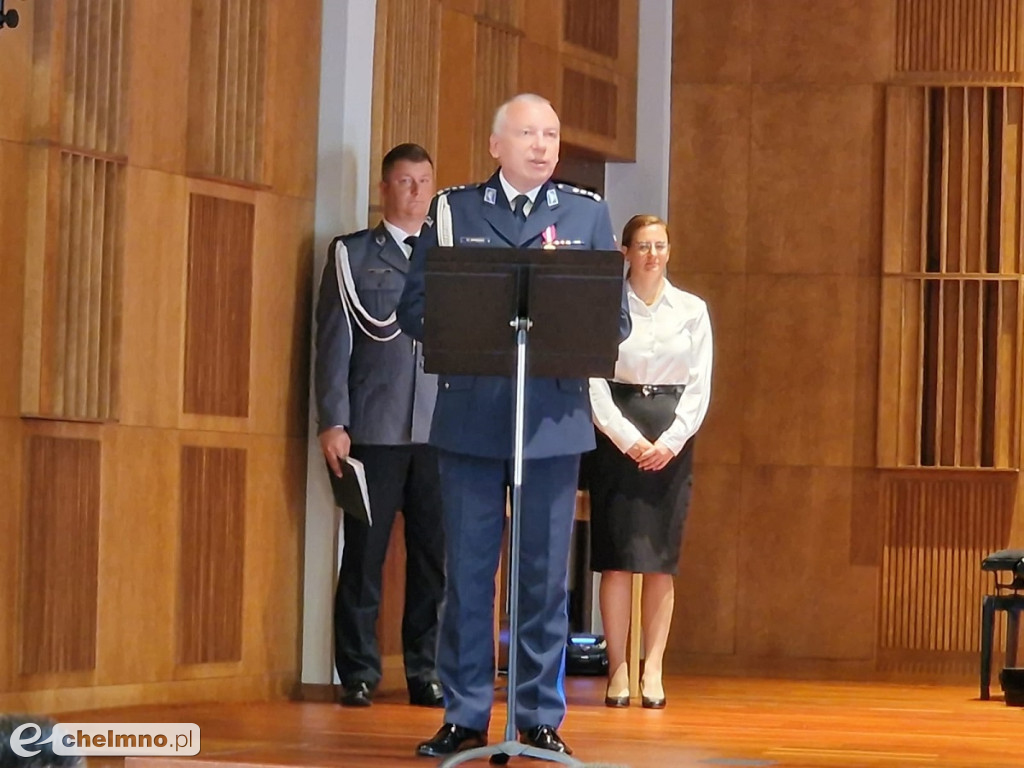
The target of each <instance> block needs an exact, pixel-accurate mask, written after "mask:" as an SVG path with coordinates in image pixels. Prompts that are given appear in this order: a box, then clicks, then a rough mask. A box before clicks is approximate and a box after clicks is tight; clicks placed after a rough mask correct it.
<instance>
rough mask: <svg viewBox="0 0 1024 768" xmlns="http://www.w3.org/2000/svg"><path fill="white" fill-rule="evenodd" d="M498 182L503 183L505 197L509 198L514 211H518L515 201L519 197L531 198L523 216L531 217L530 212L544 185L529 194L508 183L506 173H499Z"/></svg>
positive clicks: (538, 186)
mask: <svg viewBox="0 0 1024 768" xmlns="http://www.w3.org/2000/svg"><path fill="white" fill-rule="evenodd" d="M498 181H500V182H501V188H502V189H503V190H505V197H507V198H508V204H509V207H510V208H511V209H512V210H513V211H514V210H515V209H516V204H515V199H516V198H517V197H518V196H519V195H526V196H527V197H528V198H529V202H527V203H526V205H524V206H523V216H529V215H530V211H532V210H533V204H534V203H535V202H536V200H537V193H538V192H540V188H541V187H543V186H544V185H543V184H538V185H537V186H536V187H534V188H533V189H531V190H530V191H529V192H520V191H519V190H518V189H516V188H515V187H513V186H512V185H511V184H509V183H508V179H506V178H505V172H504V171H498Z"/></svg>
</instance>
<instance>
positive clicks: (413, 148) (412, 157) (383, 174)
mask: <svg viewBox="0 0 1024 768" xmlns="http://www.w3.org/2000/svg"><path fill="white" fill-rule="evenodd" d="M402 160H408V161H409V162H410V163H430V167H431V168H433V167H434V161H433V160H431V159H430V153H429V152H427V150H425V149H424V148H423V147H421V146H420V145H419V144H413V143H411V142H407V143H405V144H399V145H398V146H395V147H392V148H391V149H390V150H389V151H388V153H387V154H386V155H384V159H383V160H381V161H380V178H381V181H387V180H388V175H389V174H390V173H391V169H392V168H394V167H395V163H398V162H400V161H402Z"/></svg>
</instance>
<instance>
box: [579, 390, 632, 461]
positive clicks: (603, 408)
mask: <svg viewBox="0 0 1024 768" xmlns="http://www.w3.org/2000/svg"><path fill="white" fill-rule="evenodd" d="M590 410H591V411H592V412H593V416H594V425H595V426H596V427H597V428H598V429H600V430H601V431H602V432H603V433H604V434H605V435H607V436H608V439H609V440H611V441H612V442H613V443H615V447H616V448H618V449H619V450H620V451H622V452H623V453H625V452H626V451H628V450H629V449H630V448H632V447H633V445H634V443H636V441H637V440H639V439H640V438H641V437H643V435H642V434H640V430H639V429H637V428H636V426H635V425H634V424H633V422H631V421H630V420H629V419H627V418H626V417H625V415H623V413H622V411H620V410H619V407H618V406H617V405H616V404H615V401H614V400H612V391H611V388H610V387H609V386H608V381H607V380H606V379H591V380H590Z"/></svg>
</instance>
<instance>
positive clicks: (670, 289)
mask: <svg viewBox="0 0 1024 768" xmlns="http://www.w3.org/2000/svg"><path fill="white" fill-rule="evenodd" d="M663 279H664V283H663V285H662V288H661V295H660V296H658V298H657V299H655V301H654V303H653V304H651V305H648V304H647V303H646V302H645V301H644V300H643V299H641V298H640V297H639V296H637V295H636V291H634V290H633V286H632V285H630V284H629V281H628V280H627V281H626V295H627V296H628V297H629V298H630V299H632V300H633V301H635V302H637V304H640V305H642V306H644V307H647V309H649V310H650V311H652V312H653V311H654V310H655V309H657V308H658V307H659V306H660V305H661V304H662V303H663V302H664V304H665V305H666V306H669V307H673V308H674V307H675V306H676V302H675V299H676V296H675V286H673V285H672V283H670V282H669V281H668V278H667V277H666V278H663Z"/></svg>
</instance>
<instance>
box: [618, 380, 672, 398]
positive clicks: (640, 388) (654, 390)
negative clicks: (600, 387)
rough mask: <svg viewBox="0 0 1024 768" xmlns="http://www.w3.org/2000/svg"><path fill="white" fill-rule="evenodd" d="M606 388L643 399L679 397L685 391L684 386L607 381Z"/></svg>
mask: <svg viewBox="0 0 1024 768" xmlns="http://www.w3.org/2000/svg"><path fill="white" fill-rule="evenodd" d="M608 386H609V387H611V388H612V389H613V390H616V391H618V392H635V393H639V394H641V395H643V396H644V397H652V396H653V395H681V394H682V393H683V391H684V390H685V389H686V385H685V384H623V383H622V382H619V381H609V382H608Z"/></svg>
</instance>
